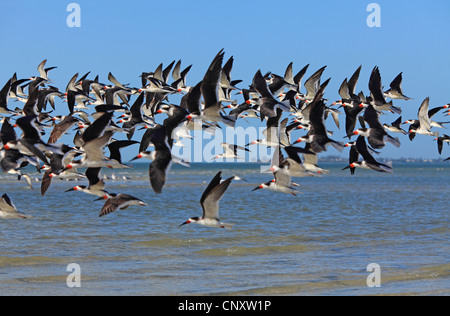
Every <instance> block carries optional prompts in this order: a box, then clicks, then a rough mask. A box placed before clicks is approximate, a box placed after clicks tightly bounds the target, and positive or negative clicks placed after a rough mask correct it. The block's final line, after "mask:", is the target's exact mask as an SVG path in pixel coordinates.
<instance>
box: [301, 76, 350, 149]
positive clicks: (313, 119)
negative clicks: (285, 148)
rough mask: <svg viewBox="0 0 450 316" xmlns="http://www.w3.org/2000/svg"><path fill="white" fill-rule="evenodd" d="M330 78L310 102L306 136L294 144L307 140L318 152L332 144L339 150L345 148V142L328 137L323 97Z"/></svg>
mask: <svg viewBox="0 0 450 316" xmlns="http://www.w3.org/2000/svg"><path fill="white" fill-rule="evenodd" d="M329 80H330V79H327V80H326V81H325V82H324V83H323V84H322V85H321V87H320V89H319V90H318V91H317V94H316V97H315V99H314V100H313V101H312V102H311V103H310V105H309V106H310V107H311V111H310V114H309V120H310V129H309V132H308V134H307V136H306V137H303V138H302V137H301V138H299V139H297V140H296V141H295V142H294V143H293V144H297V143H300V142H302V141H305V142H307V143H309V144H310V150H311V151H312V152H314V153H316V154H318V153H321V152H323V151H326V150H327V147H328V146H329V145H332V146H333V147H334V148H336V149H337V150H338V151H342V150H343V149H344V144H343V143H341V142H338V141H335V140H333V139H331V138H329V137H328V132H327V130H326V127H325V122H324V113H325V109H326V106H325V103H324V101H323V99H322V97H323V91H324V89H325V87H326V86H327V84H328V82H329Z"/></svg>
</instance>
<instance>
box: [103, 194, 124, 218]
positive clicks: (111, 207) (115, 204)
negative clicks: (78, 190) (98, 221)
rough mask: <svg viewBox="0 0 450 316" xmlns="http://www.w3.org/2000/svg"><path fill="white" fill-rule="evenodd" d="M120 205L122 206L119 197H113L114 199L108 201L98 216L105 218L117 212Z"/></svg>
mask: <svg viewBox="0 0 450 316" xmlns="http://www.w3.org/2000/svg"><path fill="white" fill-rule="evenodd" d="M119 196H120V195H119ZM119 205H120V202H119V200H118V198H117V197H112V198H109V199H107V200H106V202H105V204H104V205H103V207H102V209H101V211H100V214H99V215H98V216H99V217H102V216H105V215H107V214H109V213H112V212H114V211H116V210H117V209H118V208H119Z"/></svg>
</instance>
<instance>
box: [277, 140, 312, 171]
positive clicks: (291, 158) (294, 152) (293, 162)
mask: <svg viewBox="0 0 450 316" xmlns="http://www.w3.org/2000/svg"><path fill="white" fill-rule="evenodd" d="M283 149H284V151H285V152H286V154H287V155H288V157H287V158H285V160H286V161H287V162H288V163H289V173H290V174H291V177H307V176H314V175H316V173H314V172H312V171H311V168H307V167H306V166H305V165H304V163H303V161H302V159H301V158H300V154H303V155H308V154H309V155H315V154H314V153H313V152H310V151H309V150H307V149H305V148H300V147H295V146H286V147H283Z"/></svg>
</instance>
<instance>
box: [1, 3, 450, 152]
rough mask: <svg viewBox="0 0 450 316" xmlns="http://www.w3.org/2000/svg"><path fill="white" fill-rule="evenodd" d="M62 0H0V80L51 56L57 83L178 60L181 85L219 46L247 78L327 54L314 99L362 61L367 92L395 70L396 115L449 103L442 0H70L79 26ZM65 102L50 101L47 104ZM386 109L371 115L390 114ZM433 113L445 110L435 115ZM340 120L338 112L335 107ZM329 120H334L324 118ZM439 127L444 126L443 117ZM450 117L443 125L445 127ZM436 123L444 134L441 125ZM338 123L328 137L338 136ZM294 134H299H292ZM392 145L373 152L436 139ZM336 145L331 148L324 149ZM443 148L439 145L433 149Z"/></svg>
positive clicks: (134, 77)
mask: <svg viewBox="0 0 450 316" xmlns="http://www.w3.org/2000/svg"><path fill="white" fill-rule="evenodd" d="M372 2H374V3H377V4H379V6H380V9H381V11H380V21H381V25H380V27H372V28H371V27H369V26H368V25H367V23H366V20H367V17H368V16H369V14H371V12H368V11H367V6H368V5H369V4H370V3H372ZM69 3H71V1H64V0H58V1H35V0H16V1H2V2H1V3H0V34H1V38H2V45H1V49H0V57H1V58H0V81H1V82H6V81H7V80H8V79H9V78H10V77H11V76H12V74H13V73H14V72H17V74H18V76H19V77H20V78H22V77H29V76H32V75H37V70H36V67H37V65H38V64H39V63H40V62H41V61H42V60H43V59H48V62H47V66H57V67H58V68H57V69H54V70H52V72H51V75H50V78H51V79H52V80H53V83H54V85H56V86H58V87H59V88H60V89H64V88H65V86H66V84H67V82H68V81H69V79H70V78H71V77H72V76H73V75H74V74H75V73H79V74H80V75H82V74H84V73H86V72H88V71H91V74H92V77H94V76H95V75H97V74H98V75H99V76H100V80H102V81H103V82H106V83H108V82H107V74H108V72H112V73H113V74H114V75H115V76H116V78H118V79H119V80H120V81H122V82H124V83H130V85H131V86H139V84H140V80H139V78H138V76H139V75H140V74H141V72H142V71H153V70H154V69H155V68H156V67H157V66H158V65H159V64H160V63H161V62H162V63H164V65H168V64H169V63H170V62H171V61H173V60H178V59H181V60H182V66H188V65H190V64H192V65H193V67H192V69H191V71H190V72H189V74H188V77H187V81H188V82H187V83H188V84H192V85H194V84H196V83H197V82H198V81H200V80H201V79H202V77H203V74H204V72H205V71H206V68H207V67H208V65H209V63H210V62H211V60H212V59H213V57H214V56H215V55H216V54H217V52H218V51H219V50H220V49H222V48H224V50H225V59H228V58H229V57H230V56H234V60H235V62H234V67H233V71H232V76H233V79H242V80H243V82H242V83H241V84H240V85H239V87H241V88H244V87H247V86H248V85H249V84H250V83H251V80H252V78H253V76H254V74H255V72H256V71H257V70H258V69H261V70H262V72H263V73H264V72H266V71H272V72H274V73H277V74H280V75H283V74H284V71H285V69H286V66H287V65H288V64H289V63H290V62H291V61H292V62H293V65H294V72H297V71H299V70H300V69H301V68H302V67H303V66H305V65H306V64H310V67H309V70H308V72H307V74H306V76H305V78H306V77H308V75H311V74H312V73H313V72H314V71H315V70H317V69H319V68H320V67H322V66H325V65H327V68H326V70H325V72H324V74H323V77H322V78H323V79H324V80H325V79H327V78H331V82H330V84H329V85H328V87H327V89H326V92H325V98H327V99H330V100H336V99H338V98H339V95H338V88H339V86H340V84H341V83H342V81H343V80H344V79H345V78H346V77H350V76H351V75H352V73H353V72H354V71H355V70H356V68H357V67H358V66H359V65H362V71H361V76H360V79H359V82H358V85H357V87H356V89H357V91H364V93H365V94H369V91H368V79H369V76H370V72H371V71H372V69H373V67H374V66H376V65H377V66H379V68H380V72H381V76H382V80H383V85H384V86H385V87H388V86H389V83H390V82H391V81H392V79H394V77H395V76H396V75H398V74H399V73H400V72H403V85H402V87H403V90H404V92H405V94H406V95H408V96H410V97H412V98H413V99H414V100H410V101H403V100H394V104H395V105H397V106H399V107H401V108H402V109H403V114H402V116H403V119H408V118H415V117H416V116H417V110H418V108H419V106H420V103H421V102H422V101H423V100H424V99H425V98H426V97H430V108H433V107H436V106H441V105H444V104H446V103H448V102H450V95H449V92H448V91H449V87H450V77H449V73H450V58H449V57H450V40H449V34H450V19H449V18H448V15H449V13H450V2H449V1H446V0H442V1H415V0H409V1H406V0H404V1H400V0H399V1H392V0H391V1H386V0H384V1H363V0H353V1H352V0H343V1H325V0H323V1H302V0H295V1H282V0H280V1H265V0H258V1H253V0H252V1H250V0H241V1H234V0H232V1H200V0H198V1H179V0H172V1H136V0H128V1H104V0H95V1H92V0H91V1H87V0H80V1H76V3H78V4H79V5H80V8H81V15H80V17H81V27H73V28H70V27H69V26H68V25H67V24H66V20H67V17H68V15H69V14H70V12H67V11H66V8H67V6H68V4H69ZM66 111H67V106H66V105H65V103H60V102H59V103H57V111H56V112H60V113H58V114H64V113H66ZM396 118H397V115H394V114H392V115H391V114H390V115H386V116H385V117H382V123H391V122H392V121H394V120H395V119H396ZM436 120H438V121H450V117H446V116H444V114H438V116H437V117H436ZM341 121H342V124H344V123H343V122H344V114H343V115H341ZM328 123H329V124H330V128H334V129H336V128H335V127H334V126H333V125H332V122H331V121H329V122H328ZM449 126H450V125H449ZM449 128H450V127H449ZM440 133H441V134H445V133H448V134H450V131H449V132H447V130H441V131H440ZM343 135H345V134H344V133H343V128H342V127H341V130H340V131H336V137H335V138H336V139H337V140H343V139H342V136H343ZM299 136H300V135H299ZM394 136H398V137H400V140H401V142H402V146H401V147H400V148H395V147H393V146H392V145H389V144H388V145H387V146H386V147H385V148H384V149H383V150H382V156H384V157H392V158H400V157H418V158H439V155H438V152H437V146H436V142H434V141H433V140H432V138H430V137H426V136H422V135H418V136H417V137H416V139H415V140H414V141H413V142H410V141H409V139H408V138H407V136H403V135H400V134H395V135H394ZM336 153H338V152H337V151H336V150H334V149H332V148H330V150H329V154H336ZM448 156H450V147H447V146H445V147H444V152H443V155H442V158H446V157H448Z"/></svg>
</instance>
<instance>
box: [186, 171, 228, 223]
mask: <svg viewBox="0 0 450 316" xmlns="http://www.w3.org/2000/svg"><path fill="white" fill-rule="evenodd" d="M221 175H222V171H219V172H218V173H217V174H216V175H215V177H214V178H213V179H212V180H211V182H210V183H209V185H208V186H207V187H206V189H205V191H204V192H203V194H202V196H201V198H200V205H201V206H202V209H203V215H202V217H191V218H189V219H188V220H187V221H185V222H184V223H182V224H181V225H180V227H181V226H183V225H186V224H191V223H195V224H199V225H202V226H208V227H218V228H227V229H230V228H232V227H233V225H234V224H230V223H224V222H222V221H221V220H220V219H219V202H220V200H221V199H222V197H223V195H224V193H225V191H226V190H227V189H228V186H229V185H230V183H231V181H232V180H233V179H235V176H233V177H230V178H228V179H226V180H224V181H221V180H222V177H221Z"/></svg>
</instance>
